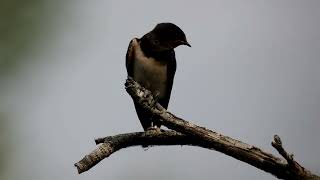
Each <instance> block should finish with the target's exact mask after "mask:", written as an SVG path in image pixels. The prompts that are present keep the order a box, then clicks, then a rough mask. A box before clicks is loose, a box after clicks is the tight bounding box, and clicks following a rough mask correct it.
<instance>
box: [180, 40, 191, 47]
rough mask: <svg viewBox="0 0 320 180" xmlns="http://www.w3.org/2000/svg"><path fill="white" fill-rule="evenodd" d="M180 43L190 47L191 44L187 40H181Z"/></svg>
mask: <svg viewBox="0 0 320 180" xmlns="http://www.w3.org/2000/svg"><path fill="white" fill-rule="evenodd" d="M182 44H183V45H186V46H189V47H191V45H190V44H189V43H188V41H183V42H182Z"/></svg>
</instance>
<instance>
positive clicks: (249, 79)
mask: <svg viewBox="0 0 320 180" xmlns="http://www.w3.org/2000/svg"><path fill="white" fill-rule="evenodd" d="M42 8H44V9H42V11H41V12H42V13H43V14H44V15H45V14H49V13H52V14H51V16H48V17H47V19H45V20H44V21H43V22H42V25H41V26H40V27H39V29H38V31H37V33H38V34H35V35H37V36H38V37H39V38H38V39H37V41H36V44H35V45H34V46H32V48H29V50H28V51H27V52H25V53H24V54H23V56H22V57H21V59H22V61H20V63H19V64H18V70H17V71H16V72H14V73H10V74H8V75H7V76H6V77H2V78H1V80H2V81H3V83H1V84H3V87H2V88H1V92H0V99H1V101H0V107H1V112H2V113H3V114H4V117H6V118H7V119H8V120H7V121H6V123H4V124H5V125H7V127H6V128H4V129H6V131H5V132H7V134H6V136H5V140H7V141H9V142H7V143H5V145H3V146H2V147H4V149H5V150H6V151H5V152H6V156H7V162H6V164H5V166H4V167H5V171H3V172H2V175H1V174H0V177H4V178H3V179H8V180H9V179H17V180H18V179H35V180H36V179H49V180H50V179H69V180H75V179H77V180H81V179H96V180H100V179H101V180H102V179H114V180H123V179H155V180H157V179H184V180H191V179H202V180H209V179H210V180H211V179H226V180H228V179H230V180H235V179H239V180H240V179H261V180H271V179H275V178H274V177H273V176H271V175H269V174H267V173H264V172H262V171H260V170H257V169H256V168H254V167H251V166H249V165H247V164H244V163H242V162H240V161H237V160H235V159H232V158H230V157H228V156H225V155H223V154H221V153H218V152H214V151H209V150H205V149H200V148H194V147H180V146H173V147H153V148H150V149H149V150H147V151H144V150H143V149H142V148H141V147H135V148H129V149H125V150H122V151H120V152H117V153H116V154H114V155H112V156H111V157H110V158H108V159H105V160H104V161H102V162H100V163H99V165H97V166H96V167H94V168H93V169H92V170H90V171H89V172H87V173H84V174H81V175H78V174H77V171H76V169H75V168H74V167H73V164H74V163H75V162H77V161H78V160H80V159H81V158H82V157H83V156H84V155H85V154H86V153H89V152H90V151H91V150H93V149H94V148H96V146H95V145H94V138H97V137H103V136H107V135H114V134H117V133H125V132H132V131H141V130H142V127H141V125H140V122H139V120H138V119H137V117H136V114H135V110H134V107H133V103H132V100H131V98H130V97H129V95H127V93H126V92H125V90H124V85H123V84H124V82H125V78H126V70H125V65H124V62H125V53H126V50H127V46H128V43H129V41H130V40H131V39H132V38H133V37H141V36H142V35H143V34H145V33H146V32H148V31H150V30H151V29H152V28H153V27H154V26H155V25H156V24H157V23H159V22H173V23H175V24H177V25H178V26H179V27H181V28H182V29H183V30H184V32H185V33H186V35H187V39H188V41H189V42H190V43H191V45H192V48H188V47H178V48H177V49H176V58H177V64H178V69H177V73H176V78H175V82H174V87H173V92H172V98H171V101H170V105H169V110H170V111H171V112H173V113H175V114H176V115H178V116H180V117H182V118H185V119H187V120H191V121H192V122H194V123H197V124H199V125H201V126H206V127H208V128H210V129H212V130H215V131H218V132H221V133H223V134H226V135H228V136H231V137H234V138H237V139H239V140H243V141H245V142H248V143H249V144H254V145H256V146H258V147H261V148H263V149H264V150H266V151H269V152H272V153H274V154H277V153H276V152H275V151H274V150H273V149H272V147H271V145H270V142H271V140H272V137H273V135H274V134H279V135H280V137H281V138H282V139H283V141H284V145H285V147H286V148H287V149H288V151H289V152H292V153H294V154H295V158H296V159H297V160H298V161H299V162H301V163H302V165H304V166H305V167H307V168H308V169H310V170H312V171H313V172H315V173H318V174H320V168H319V167H320V158H319V152H320V140H319V137H320V131H319V127H320V120H319V117H320V93H319V92H320V71H319V68H320V61H319V57H320V33H319V32H320V21H319V19H320V11H319V9H320V1H317V0H308V1H296V0H290V1H289V0H283V1H277V0H269V1H262V0H259V1H253V0H245V1H241V2H240V1H222V0H221V1H194V2H186V1H169V0H168V1H165V0H162V1H156V2H151V1H101V0H96V1H84V0H83V1H61V2H60V1H48V2H46V3H45V5H44V6H43V7H42ZM23 12H24V13H25V16H26V17H27V18H28V16H35V15H34V14H33V12H34V11H33V10H32V7H31V8H27V9H26V10H25V11H23ZM37 15H39V14H37ZM40 15H42V14H40ZM8 139H9V140H8Z"/></svg>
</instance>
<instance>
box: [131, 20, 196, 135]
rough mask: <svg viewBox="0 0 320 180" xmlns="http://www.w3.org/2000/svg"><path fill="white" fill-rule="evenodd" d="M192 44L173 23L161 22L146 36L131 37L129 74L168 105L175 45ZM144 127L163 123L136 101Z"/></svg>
mask: <svg viewBox="0 0 320 180" xmlns="http://www.w3.org/2000/svg"><path fill="white" fill-rule="evenodd" d="M179 45H187V46H189V47H191V46H190V44H189V43H188V42H187V39H186V36H185V34H184V32H183V31H182V30H181V29H180V28H179V27H178V26H176V25H174V24H172V23H160V24H157V25H156V27H155V28H154V29H153V30H152V31H150V32H149V33H147V34H145V35H144V36H143V37H142V38H140V39H138V38H134V39H132V40H131V42H130V44H129V47H128V50H127V54H126V68H127V73H128V76H130V77H132V78H133V79H134V80H135V81H137V82H138V83H139V84H141V85H142V86H143V87H145V88H147V89H149V90H150V91H151V92H152V94H153V95H154V96H156V99H157V102H158V103H159V104H161V106H162V107H164V108H166V109H167V108H168V104H169V100H170V95H171V89H172V85H173V79H174V75H175V72H176V58H175V52H174V48H176V47H177V46H179ZM134 105H135V108H136V111H137V115H138V118H139V119H140V122H141V124H142V127H143V129H144V130H147V129H149V128H160V126H161V123H160V122H159V121H158V120H157V119H156V118H153V117H151V116H150V115H148V113H146V112H145V111H144V109H143V108H142V107H140V106H139V105H138V104H137V103H134Z"/></svg>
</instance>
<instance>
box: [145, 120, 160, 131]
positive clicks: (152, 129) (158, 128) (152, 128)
mask: <svg viewBox="0 0 320 180" xmlns="http://www.w3.org/2000/svg"><path fill="white" fill-rule="evenodd" d="M147 131H157V132H161V129H160V127H158V126H157V125H154V122H153V121H152V122H151V126H150V127H149V128H148V129H147Z"/></svg>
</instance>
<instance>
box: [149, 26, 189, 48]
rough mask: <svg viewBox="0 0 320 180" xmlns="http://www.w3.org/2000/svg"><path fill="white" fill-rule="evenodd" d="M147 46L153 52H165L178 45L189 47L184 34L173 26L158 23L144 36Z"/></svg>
mask: <svg viewBox="0 0 320 180" xmlns="http://www.w3.org/2000/svg"><path fill="white" fill-rule="evenodd" d="M146 36H147V39H148V40H149V45H150V46H151V48H152V49H153V50H154V51H158V52H159V51H166V50H171V49H174V48H176V47H177V46H180V45H186V46H189V47H191V45H190V44H189V43H188V41H187V38H186V35H185V34H184V32H183V31H182V30H181V29H180V28H179V27H178V26H177V25H175V24H172V23H160V24H157V25H156V27H155V28H154V29H153V30H152V31H150V32H149V33H148V34H146Z"/></svg>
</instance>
